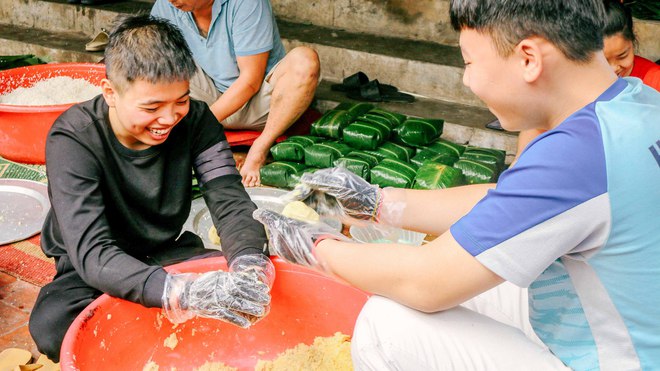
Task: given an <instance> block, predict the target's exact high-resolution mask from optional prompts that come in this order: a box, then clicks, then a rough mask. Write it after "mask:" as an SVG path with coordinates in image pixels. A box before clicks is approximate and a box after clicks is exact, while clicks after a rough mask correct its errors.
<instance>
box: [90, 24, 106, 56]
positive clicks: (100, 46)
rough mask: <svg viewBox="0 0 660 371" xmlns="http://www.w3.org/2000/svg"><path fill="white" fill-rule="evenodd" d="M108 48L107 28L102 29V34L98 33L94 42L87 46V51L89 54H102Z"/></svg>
mask: <svg viewBox="0 0 660 371" xmlns="http://www.w3.org/2000/svg"><path fill="white" fill-rule="evenodd" d="M106 46H108V32H107V31H106V30H105V28H102V29H101V32H99V33H97V34H96V36H94V38H93V39H92V41H90V42H88V43H87V44H85V50H87V51H88V52H100V51H103V50H105V47H106Z"/></svg>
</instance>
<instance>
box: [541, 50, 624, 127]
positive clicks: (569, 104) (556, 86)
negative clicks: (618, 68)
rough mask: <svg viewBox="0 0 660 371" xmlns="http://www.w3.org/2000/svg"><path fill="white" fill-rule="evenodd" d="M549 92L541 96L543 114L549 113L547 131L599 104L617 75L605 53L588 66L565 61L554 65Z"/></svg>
mask: <svg viewBox="0 0 660 371" xmlns="http://www.w3.org/2000/svg"><path fill="white" fill-rule="evenodd" d="M551 68H552V71H549V72H551V75H550V76H552V77H551V79H547V80H545V85H546V87H547V89H544V90H545V91H544V93H545V94H544V93H540V95H539V97H538V98H539V99H538V100H539V105H540V106H541V107H542V109H541V111H542V112H545V121H546V122H545V125H547V127H546V128H545V129H547V130H549V129H553V128H555V127H557V126H558V125H559V124H561V123H562V122H563V121H564V120H566V119H567V118H568V117H569V116H570V115H572V114H573V113H575V112H577V111H578V110H580V109H582V108H584V107H585V106H587V105H588V104H590V103H592V102H593V101H595V100H596V99H597V98H598V97H599V96H600V95H601V94H603V93H604V92H605V91H606V90H607V89H608V88H609V87H610V86H611V85H612V84H613V83H614V82H615V81H616V80H617V76H616V74H615V73H614V72H613V71H612V69H611V68H610V66H609V65H608V63H607V60H606V59H605V57H604V56H603V54H602V53H596V55H595V56H594V58H593V59H592V60H591V61H589V62H587V63H584V64H576V63H575V62H571V61H567V60H565V59H564V60H562V61H560V62H559V63H556V64H555V65H554V66H551Z"/></svg>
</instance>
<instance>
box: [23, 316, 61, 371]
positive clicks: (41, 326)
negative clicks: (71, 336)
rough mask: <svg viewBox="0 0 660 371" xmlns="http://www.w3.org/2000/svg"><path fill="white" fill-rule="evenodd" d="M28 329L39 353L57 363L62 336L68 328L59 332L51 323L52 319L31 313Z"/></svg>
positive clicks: (54, 324) (57, 327) (55, 325)
mask: <svg viewBox="0 0 660 371" xmlns="http://www.w3.org/2000/svg"><path fill="white" fill-rule="evenodd" d="M28 329H29V330H30V336H32V340H34V343H35V344H36V345H37V349H38V350H39V352H41V353H42V354H45V355H46V356H47V357H48V358H49V359H50V360H51V361H53V362H59V361H60V349H61V348H62V342H63V340H64V335H65V334H66V330H67V329H68V328H67V329H65V330H64V331H61V329H60V328H59V326H57V324H56V323H54V322H53V320H52V318H48V317H47V316H43V315H41V313H39V312H35V311H32V314H31V315H30V322H29V323H28Z"/></svg>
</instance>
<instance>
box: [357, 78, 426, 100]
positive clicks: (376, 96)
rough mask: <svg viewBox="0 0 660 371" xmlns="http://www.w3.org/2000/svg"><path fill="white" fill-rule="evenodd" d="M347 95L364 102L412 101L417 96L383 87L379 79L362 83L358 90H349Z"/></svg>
mask: <svg viewBox="0 0 660 371" xmlns="http://www.w3.org/2000/svg"><path fill="white" fill-rule="evenodd" d="M346 96H348V97H349V98H351V99H355V100H359V101H362V102H397V103H412V102H414V101H415V97H413V96H412V95H410V94H406V93H402V92H400V91H398V90H396V91H388V89H387V88H386V89H383V87H382V85H381V84H380V83H379V82H378V80H373V81H369V82H368V83H367V84H364V85H362V86H361V87H360V90H358V91H355V90H353V91H348V92H346Z"/></svg>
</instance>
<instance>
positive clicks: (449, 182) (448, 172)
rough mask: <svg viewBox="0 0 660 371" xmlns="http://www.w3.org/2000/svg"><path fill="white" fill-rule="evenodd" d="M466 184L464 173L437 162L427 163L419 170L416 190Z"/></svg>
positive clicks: (414, 186)
mask: <svg viewBox="0 0 660 371" xmlns="http://www.w3.org/2000/svg"><path fill="white" fill-rule="evenodd" d="M464 184H465V177H464V176H463V172H462V171H461V170H459V169H456V168H453V167H451V166H447V165H443V164H439V163H437V162H425V163H423V164H422V166H420V167H419V169H417V174H416V175H415V182H414V184H413V188H414V189H443V188H450V187H456V186H460V185H464Z"/></svg>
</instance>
